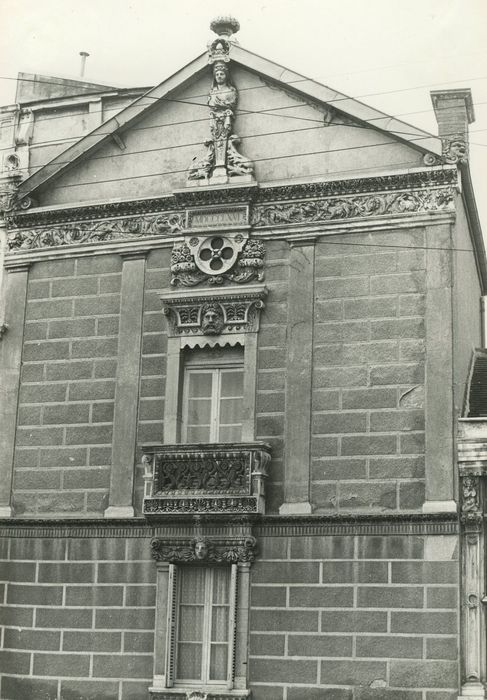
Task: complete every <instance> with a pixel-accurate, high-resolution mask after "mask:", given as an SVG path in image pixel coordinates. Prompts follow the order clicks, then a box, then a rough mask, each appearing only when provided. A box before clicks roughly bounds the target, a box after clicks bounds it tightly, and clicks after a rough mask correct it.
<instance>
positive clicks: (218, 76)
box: [213, 61, 229, 87]
mask: <svg viewBox="0 0 487 700" xmlns="http://www.w3.org/2000/svg"><path fill="white" fill-rule="evenodd" d="M228 84H229V78H228V68H227V66H226V65H225V64H224V63H223V61H218V63H215V65H214V66H213V85H214V86H219V87H220V86H222V85H228Z"/></svg>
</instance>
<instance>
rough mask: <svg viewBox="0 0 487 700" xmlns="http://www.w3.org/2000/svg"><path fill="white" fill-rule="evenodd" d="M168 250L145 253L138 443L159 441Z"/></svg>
mask: <svg viewBox="0 0 487 700" xmlns="http://www.w3.org/2000/svg"><path fill="white" fill-rule="evenodd" d="M170 261H171V250H170V249H169V248H163V249H159V250H154V251H151V253H150V254H149V255H148V257H147V263H146V271H145V290H144V308H143V314H144V318H143V327H142V359H141V368H140V388H139V411H138V431H137V444H138V445H140V444H142V443H154V444H157V443H162V442H163V437H164V420H163V419H164V394H165V387H166V351H167V323H166V317H165V316H164V314H163V312H162V301H161V299H160V295H161V294H162V292H166V291H167V290H168V288H169V283H170V279H171V273H170V270H169V266H170ZM140 458H141V454H139V455H138V460H137V461H138V464H137V466H136V474H135V504H134V505H135V510H136V512H137V513H139V514H140V513H141V512H142V499H143V492H144V486H143V478H142V477H143V468H142V465H141V463H140Z"/></svg>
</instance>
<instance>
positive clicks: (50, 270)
mask: <svg viewBox="0 0 487 700" xmlns="http://www.w3.org/2000/svg"><path fill="white" fill-rule="evenodd" d="M120 270H121V258H120V256H108V255H102V256H97V257H82V258H77V259H74V258H72V259H66V260H58V261H51V262H37V263H35V264H34V265H33V266H32V268H31V270H30V272H29V283H28V289H27V309H26V323H25V332H24V347H23V354H22V365H23V366H22V375H21V387H20V396H19V408H18V422H17V433H16V450H15V471H14V483H13V488H14V508H15V512H16V514H17V515H30V514H38V515H44V516H45V515H61V514H81V513H83V514H101V513H103V510H104V508H105V507H106V505H107V495H108V485H109V480H110V457H111V441H112V421H113V399H114V391H115V375H116V365H117V347H118V338H117V336H118V325H119V306H120V277H121V275H120Z"/></svg>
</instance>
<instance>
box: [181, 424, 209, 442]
mask: <svg viewBox="0 0 487 700" xmlns="http://www.w3.org/2000/svg"><path fill="white" fill-rule="evenodd" d="M186 442H205V443H207V442H210V426H203V427H197V426H188V428H187V430H186Z"/></svg>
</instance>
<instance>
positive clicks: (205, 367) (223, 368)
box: [183, 348, 244, 443]
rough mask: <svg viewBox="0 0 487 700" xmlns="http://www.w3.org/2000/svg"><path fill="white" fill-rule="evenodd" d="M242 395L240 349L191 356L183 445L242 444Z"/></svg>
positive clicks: (187, 364) (187, 370) (186, 376)
mask: <svg viewBox="0 0 487 700" xmlns="http://www.w3.org/2000/svg"><path fill="white" fill-rule="evenodd" d="M243 395H244V369H243V352H242V351H241V349H230V348H228V349H223V350H216V351H215V350H211V351H193V352H192V353H190V354H188V357H187V361H186V362H185V372H184V389H183V441H184V442H202V443H211V442H240V441H241V440H242V423H243Z"/></svg>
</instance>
